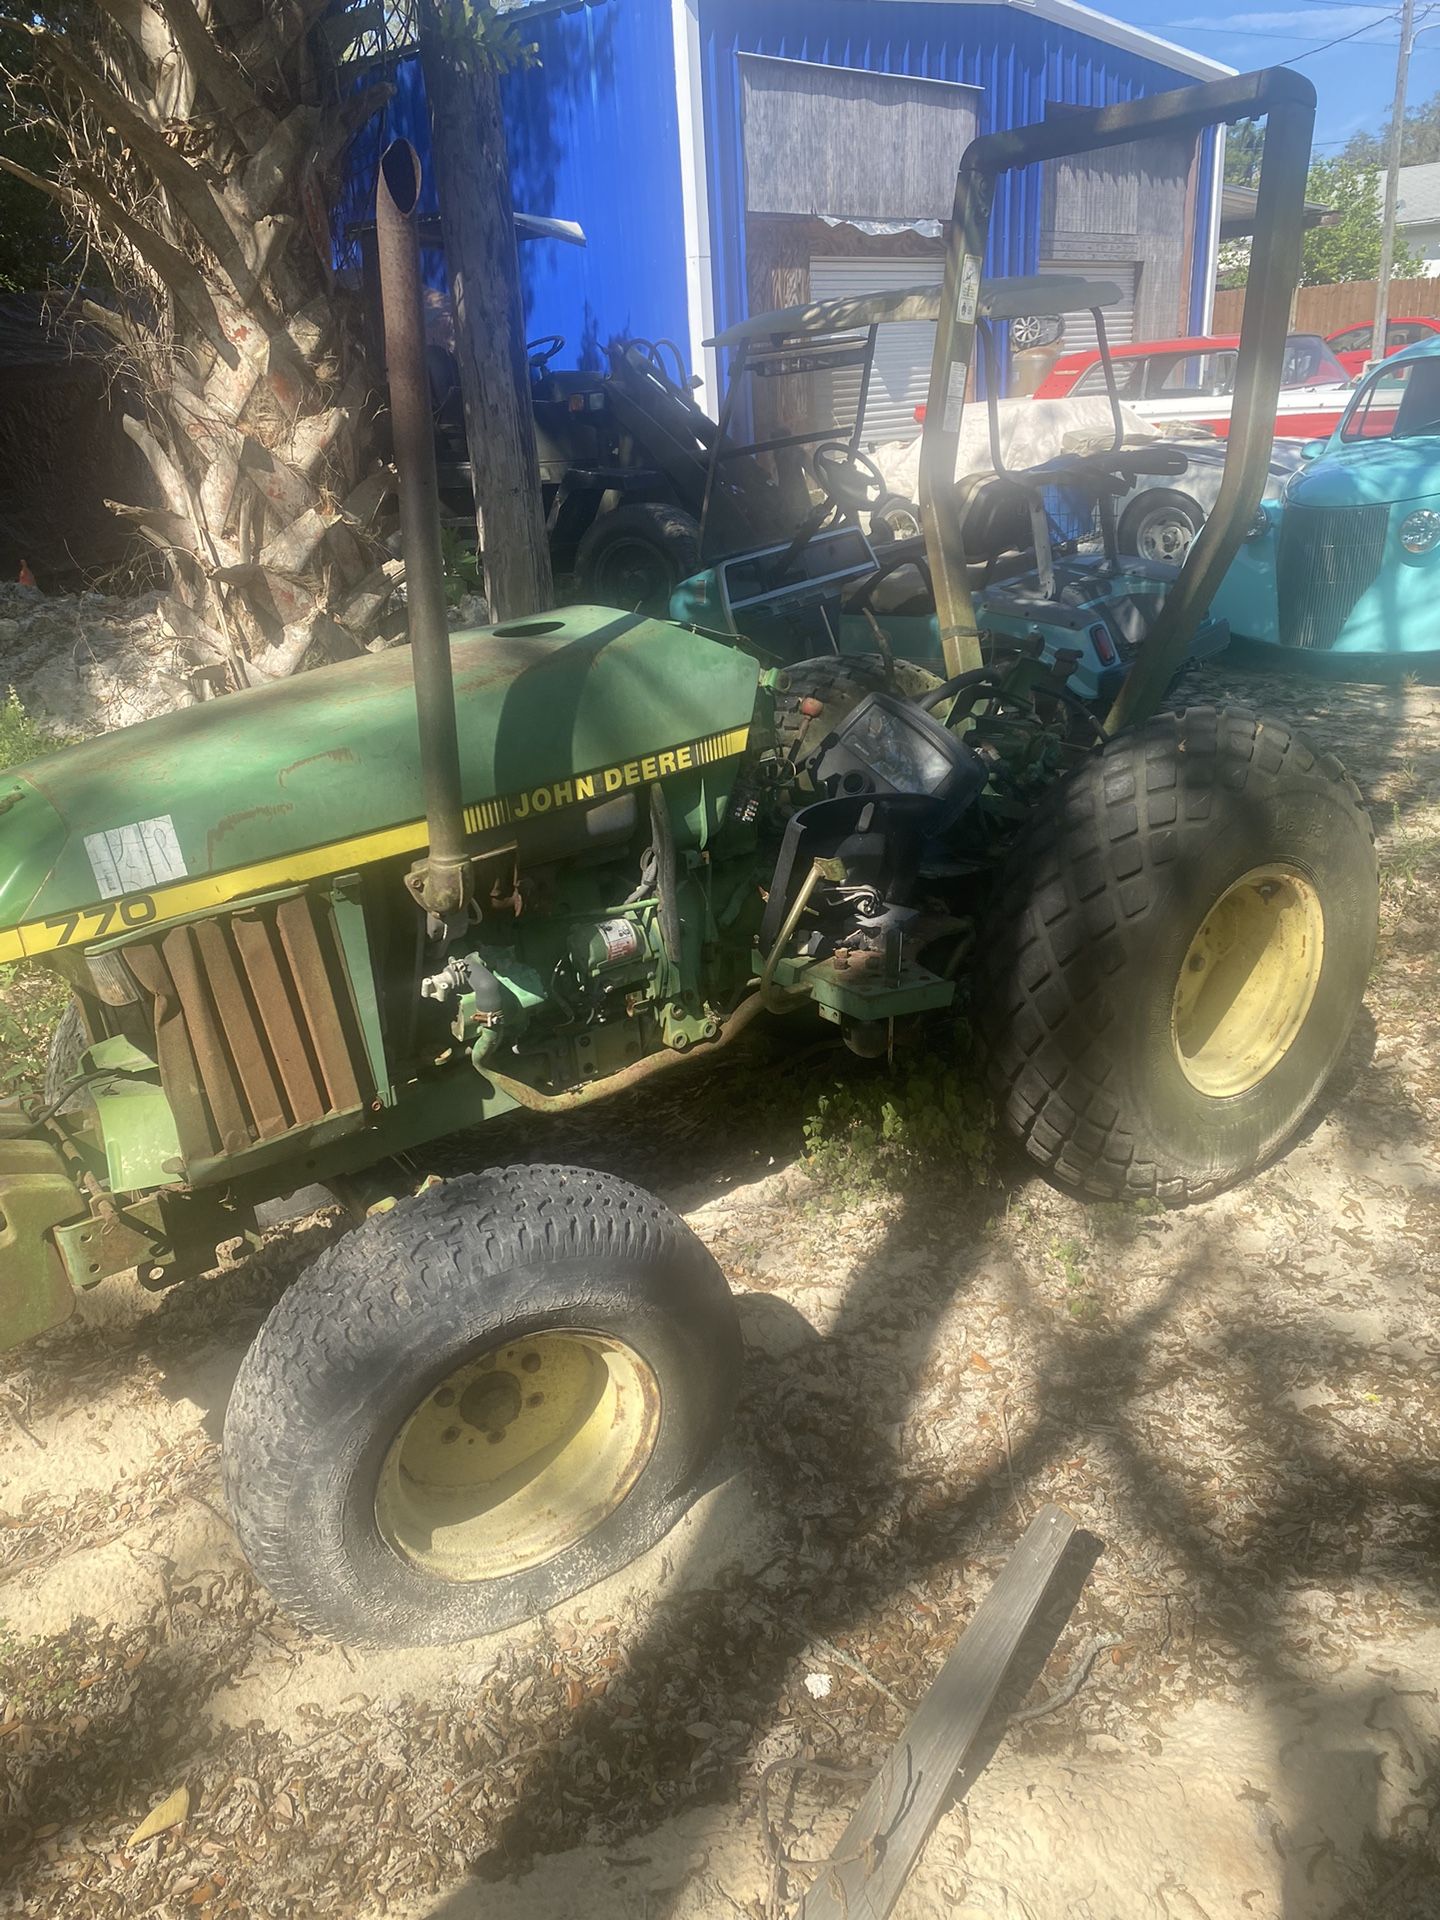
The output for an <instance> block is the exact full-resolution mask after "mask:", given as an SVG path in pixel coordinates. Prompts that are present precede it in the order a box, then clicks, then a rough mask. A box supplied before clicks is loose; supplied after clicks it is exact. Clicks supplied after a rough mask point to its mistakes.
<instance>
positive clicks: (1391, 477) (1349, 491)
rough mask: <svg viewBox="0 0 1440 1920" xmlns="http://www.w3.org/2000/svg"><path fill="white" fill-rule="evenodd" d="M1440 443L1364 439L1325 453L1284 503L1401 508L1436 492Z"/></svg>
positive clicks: (1292, 487)
mask: <svg viewBox="0 0 1440 1920" xmlns="http://www.w3.org/2000/svg"><path fill="white" fill-rule="evenodd" d="M1437 452H1440V442H1437V441H1436V440H1435V439H1434V438H1433V437H1431V436H1430V435H1425V436H1423V437H1421V436H1418V435H1417V436H1416V437H1415V438H1414V439H1410V440H1361V441H1358V442H1357V443H1356V444H1355V445H1354V446H1349V447H1340V448H1337V449H1336V451H1335V452H1333V453H1325V454H1322V455H1321V456H1320V458H1319V459H1318V460H1316V461H1315V463H1314V465H1313V466H1309V467H1305V468H1303V469H1302V470H1301V471H1300V472H1299V473H1297V474H1296V476H1295V478H1294V479H1293V480H1292V481H1291V482H1290V484H1289V486H1288V487H1287V488H1286V490H1285V504H1286V505H1287V506H1296V507H1369V506H1387V507H1389V506H1399V505H1401V504H1402V503H1404V502H1406V501H1410V500H1417V501H1418V500H1420V499H1421V497H1422V496H1425V495H1428V496H1431V497H1433V496H1434V493H1435V461H1436V455H1437Z"/></svg>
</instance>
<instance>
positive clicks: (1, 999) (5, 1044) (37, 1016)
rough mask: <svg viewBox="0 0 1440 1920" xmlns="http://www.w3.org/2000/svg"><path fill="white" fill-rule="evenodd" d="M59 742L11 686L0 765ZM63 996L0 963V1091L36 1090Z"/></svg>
mask: <svg viewBox="0 0 1440 1920" xmlns="http://www.w3.org/2000/svg"><path fill="white" fill-rule="evenodd" d="M65 744H66V743H65V742H64V741H63V740H57V739H56V738H55V737H54V735H52V734H48V733H42V732H41V730H40V728H39V727H38V726H36V724H35V722H34V721H33V720H32V719H31V718H30V716H29V714H28V713H26V711H25V709H24V707H22V706H21V704H20V702H19V700H18V698H17V697H16V694H15V690H14V688H13V687H12V688H11V690H10V693H9V696H8V698H7V699H6V701H5V704H4V705H3V706H0V767H14V766H21V765H23V764H24V763H25V762H26V761H29V760H38V759H39V758H40V757H41V755H42V754H47V753H53V752H54V751H55V749H56V748H57V747H59V746H63V745H65ZM69 998H70V989H69V987H68V986H67V985H66V984H65V982H64V981H63V980H62V979H61V978H60V976H59V975H58V974H57V973H53V972H52V971H51V970H50V969H49V968H48V967H40V966H35V965H33V964H32V963H30V962H28V961H21V962H19V963H17V964H15V965H13V966H5V967H0V1093H4V1092H13V1091H15V1090H16V1089H17V1088H19V1089H22V1090H24V1091H25V1092H29V1093H38V1092H39V1091H40V1089H41V1087H42V1086H43V1085H44V1081H45V1052H46V1049H47V1047H48V1046H49V1044H50V1035H51V1033H52V1031H53V1030H54V1027H55V1024H56V1022H57V1021H58V1020H59V1018H60V1016H61V1014H62V1013H63V1012H64V1011H65V1006H66V1002H67V1001H68V1000H69Z"/></svg>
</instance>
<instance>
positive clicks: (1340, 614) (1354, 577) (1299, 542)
mask: <svg viewBox="0 0 1440 1920" xmlns="http://www.w3.org/2000/svg"><path fill="white" fill-rule="evenodd" d="M1389 518H1390V509H1389V508H1388V507H1383V506H1380V507H1286V509H1285V511H1284V514H1283V515H1282V516H1281V520H1280V555H1279V561H1278V565H1277V569H1276V584H1277V589H1278V594H1279V602H1280V641H1281V644H1282V645H1283V646H1287V647H1310V648H1314V649H1316V650H1320V651H1325V650H1328V649H1329V648H1331V647H1333V646H1334V645H1335V642H1336V641H1337V640H1338V639H1339V638H1340V634H1341V631H1342V629H1343V628H1344V625H1345V622H1346V621H1347V620H1348V619H1349V618H1350V615H1351V614H1352V613H1353V612H1354V610H1355V605H1356V602H1357V601H1358V600H1359V598H1360V596H1361V594H1363V593H1364V592H1365V589H1366V588H1367V587H1368V586H1369V585H1370V583H1371V581H1372V580H1374V578H1375V576H1376V574H1377V573H1379V571H1380V563H1381V561H1382V559H1383V558H1384V554H1385V529H1386V526H1387V524H1388V522H1389Z"/></svg>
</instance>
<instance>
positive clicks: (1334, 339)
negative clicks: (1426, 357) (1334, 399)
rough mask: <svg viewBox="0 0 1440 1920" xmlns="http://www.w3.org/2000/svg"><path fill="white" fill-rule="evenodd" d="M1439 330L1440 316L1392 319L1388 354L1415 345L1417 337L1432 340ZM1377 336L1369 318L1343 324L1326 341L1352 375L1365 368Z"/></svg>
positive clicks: (1388, 327)
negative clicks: (1439, 317)
mask: <svg viewBox="0 0 1440 1920" xmlns="http://www.w3.org/2000/svg"><path fill="white" fill-rule="evenodd" d="M1437 333H1440V320H1426V319H1424V318H1416V319H1411V320H1392V321H1391V322H1390V323H1389V325H1388V326H1387V327H1386V329H1385V357H1386V359H1387V360H1388V359H1389V357H1390V355H1391V354H1392V353H1398V352H1399V351H1400V349H1401V347H1413V346H1414V345H1415V343H1416V341H1417V340H1429V339H1430V338H1431V337H1432V336H1433V335H1435V334H1437ZM1374 337H1375V329H1374V326H1373V325H1372V324H1371V322H1370V321H1368V320H1366V321H1365V322H1364V323H1363V324H1362V325H1361V326H1358V327H1342V328H1341V329H1340V331H1339V333H1332V334H1329V335H1327V336H1326V341H1325V344H1326V346H1328V347H1329V349H1330V351H1331V352H1332V353H1333V354H1334V355H1335V358H1336V359H1337V360H1338V361H1339V362H1340V364H1341V366H1342V367H1344V369H1345V371H1346V372H1347V373H1348V374H1350V375H1351V376H1352V378H1353V376H1354V375H1355V374H1357V373H1363V372H1364V371H1365V362H1366V361H1367V360H1368V359H1369V358H1370V342H1371V340H1372V339H1373V338H1374Z"/></svg>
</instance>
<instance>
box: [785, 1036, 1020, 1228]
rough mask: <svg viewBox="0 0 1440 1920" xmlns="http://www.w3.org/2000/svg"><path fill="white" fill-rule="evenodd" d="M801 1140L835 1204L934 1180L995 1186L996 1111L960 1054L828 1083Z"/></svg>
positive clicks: (903, 1061) (904, 1062) (917, 1059)
mask: <svg viewBox="0 0 1440 1920" xmlns="http://www.w3.org/2000/svg"><path fill="white" fill-rule="evenodd" d="M804 1135H805V1158H806V1163H807V1165H808V1166H809V1169H810V1171H811V1173H812V1174H814V1176H815V1177H816V1179H817V1180H819V1181H820V1183H821V1184H822V1185H823V1186H825V1187H827V1188H829V1189H830V1190H831V1191H832V1192H833V1193H834V1195H835V1196H836V1197H837V1198H838V1199H841V1200H846V1199H855V1198H866V1197H870V1196H873V1195H876V1194H879V1193H885V1192H893V1191H895V1190H896V1189H898V1188H900V1187H903V1186H906V1185H908V1184H911V1183H913V1182H915V1181H916V1180H923V1179H932V1178H934V1177H935V1176H936V1175H937V1174H939V1175H943V1176H944V1177H945V1178H946V1179H947V1180H956V1179H959V1180H963V1181H965V1182H967V1183H968V1184H969V1185H970V1186H972V1187H988V1186H993V1185H994V1184H995V1173H994V1153H995V1115H994V1110H993V1109H992V1107H991V1105H990V1101H989V1098H988V1096H987V1095H986V1094H985V1092H984V1090H983V1089H982V1088H981V1086H980V1084H979V1081H978V1079H977V1078H976V1076H975V1072H974V1067H973V1065H972V1064H971V1063H970V1061H969V1060H967V1059H966V1058H965V1057H964V1052H963V1049H956V1051H955V1053H954V1054H952V1053H950V1052H949V1051H948V1050H947V1051H946V1052H944V1053H933V1052H932V1053H927V1054H925V1055H923V1056H922V1055H917V1056H914V1057H909V1058H907V1057H905V1056H901V1057H900V1058H899V1059H897V1061H896V1064H895V1067H894V1069H893V1071H890V1072H885V1071H883V1070H878V1071H876V1072H874V1073H870V1074H867V1073H865V1072H863V1070H860V1069H857V1070H856V1071H855V1073H854V1076H853V1077H852V1078H847V1079H845V1080H841V1081H836V1082H832V1083H831V1084H830V1085H829V1086H828V1087H827V1088H826V1090H825V1091H824V1092H823V1093H820V1094H818V1095H817V1096H815V1098H814V1099H813V1102H812V1103H811V1107H810V1111H809V1112H808V1114H807V1115H806V1117H805V1121H804Z"/></svg>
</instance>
